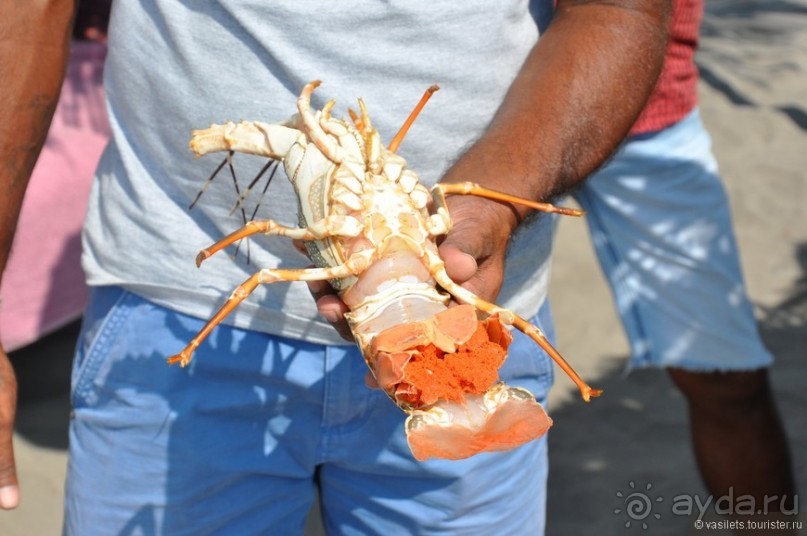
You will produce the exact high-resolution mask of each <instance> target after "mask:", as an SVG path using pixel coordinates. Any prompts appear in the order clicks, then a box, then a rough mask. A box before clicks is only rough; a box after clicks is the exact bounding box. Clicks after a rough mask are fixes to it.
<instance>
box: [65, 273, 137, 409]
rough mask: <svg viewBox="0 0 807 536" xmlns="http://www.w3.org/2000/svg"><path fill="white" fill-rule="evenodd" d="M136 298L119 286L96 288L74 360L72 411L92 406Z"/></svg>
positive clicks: (88, 306)
mask: <svg viewBox="0 0 807 536" xmlns="http://www.w3.org/2000/svg"><path fill="white" fill-rule="evenodd" d="M133 299H134V295H133V294H131V293H129V292H127V291H126V290H123V289H122V288H120V287H99V288H93V289H92V291H91V295H90V300H89V303H88V305H87V308H86V311H85V314H84V319H83V321H82V326H81V333H80V334H79V340H78V344H77V347H76V356H75V359H74V360H73V372H72V377H71V398H70V400H71V403H72V405H73V408H78V407H82V406H86V405H88V404H91V403H92V399H93V396H92V393H93V391H94V385H95V378H96V377H97V375H98V371H99V369H100V368H101V366H102V365H103V363H104V361H105V359H106V357H107V355H108V354H109V351H110V348H112V347H113V345H114V343H115V341H116V340H117V339H118V338H119V337H120V335H121V332H122V331H123V327H124V326H125V325H126V321H127V319H128V318H129V316H130V314H131V311H132V307H130V306H129V305H130V304H129V302H130V301H131V300H133Z"/></svg>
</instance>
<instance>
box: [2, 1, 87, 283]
mask: <svg viewBox="0 0 807 536" xmlns="http://www.w3.org/2000/svg"><path fill="white" fill-rule="evenodd" d="M0 5H2V9H0V11H2V13H3V17H2V21H0V65H2V69H3V86H4V87H3V91H2V92H0V274H2V271H3V270H4V269H5V264H6V260H7V257H8V252H9V249H10V248H11V241H12V239H13V237H14V230H15V228H16V223H17V218H18V216H19V211H20V206H21V204H22V198H23V195H24V193H25V188H26V186H27V185H28V180H29V179H30V177H31V172H32V171H33V168H34V164H35V163H36V159H37V157H38V156H39V152H40V150H41V149H42V145H43V143H44V142H45V137H46V136H47V133H48V127H49V126H50V121H51V118H52V117H53V112H54V110H55V109H56V103H57V101H58V98H59V91H60V88H61V84H62V80H63V78H64V72H65V65H66V62H67V54H68V49H69V38H70V26H71V21H72V17H73V12H74V9H75V2H73V1H71V0H54V1H41V0H30V1H26V2H10V1H7V0H2V4H0Z"/></svg>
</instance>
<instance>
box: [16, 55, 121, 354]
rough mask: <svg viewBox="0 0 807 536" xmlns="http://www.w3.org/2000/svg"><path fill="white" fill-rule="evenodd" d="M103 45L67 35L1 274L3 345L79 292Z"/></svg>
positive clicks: (60, 316)
mask: <svg viewBox="0 0 807 536" xmlns="http://www.w3.org/2000/svg"><path fill="white" fill-rule="evenodd" d="M105 56H106V46H105V45H103V44H99V43H93V42H74V43H73V45H72V47H71V52H70V62H69V64H68V68H67V77H66V79H65V83H64V87H63V88H62V93H61V96H60V98H59V105H58V107H57V108H56V115H55V116H54V118H53V123H52V124H51V127H50V132H49V133H48V138H47V141H46V142H45V147H44V148H43V149H42V154H41V156H40V158H39V161H38V162H37V164H36V168H35V169H34V173H33V176H32V177H31V183H30V185H29V187H28V191H27V193H26V196H25V200H24V202H23V206H22V214H21V216H20V220H19V224H18V227H17V233H16V235H15V236H14V243H13V246H12V250H11V258H10V259H9V263H8V266H7V267H6V272H5V274H4V276H3V283H2V287H0V297H2V307H0V334H1V335H2V337H3V345H4V347H5V349H6V350H7V351H11V350H14V349H15V348H19V347H21V346H25V345H26V344H29V343H32V342H34V341H36V340H37V339H39V338H40V337H42V336H43V335H46V334H48V333H50V332H51V331H54V330H56V329H58V328H60V327H62V326H63V325H65V324H66V323H68V322H70V321H72V320H74V319H76V318H78V317H79V316H80V315H81V310H82V308H83V307H84V303H85V301H86V298H87V287H86V286H85V284H84V273H83V272H82V270H81V265H80V255H81V240H80V233H81V225H82V222H83V220H84V214H85V213H86V211H87V198H88V195H89V190H90V185H91V183H92V178H93V173H94V171H95V167H96V165H97V163H98V159H99V157H100V155H101V152H102V150H103V148H104V146H105V145H106V142H107V140H108V139H109V122H108V121H107V116H106V107H105V104H104V92H103V87H102V76H101V74H102V70H103V63H104V57H105Z"/></svg>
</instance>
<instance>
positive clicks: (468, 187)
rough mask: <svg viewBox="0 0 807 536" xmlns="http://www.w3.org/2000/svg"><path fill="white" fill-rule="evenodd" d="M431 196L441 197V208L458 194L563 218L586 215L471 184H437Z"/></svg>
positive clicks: (581, 211) (582, 211)
mask: <svg viewBox="0 0 807 536" xmlns="http://www.w3.org/2000/svg"><path fill="white" fill-rule="evenodd" d="M438 192H439V193H438ZM432 194H433V195H434V196H435V200H437V199H438V198H439V197H440V196H442V198H443V199H442V206H445V196H446V195H447V194H448V195H451V194H459V195H476V196H479V197H484V198H486V199H494V200H496V201H505V202H507V203H517V204H519V205H524V206H527V207H530V208H534V209H535V210H540V211H541V212H553V213H556V214H563V215H565V216H583V215H584V214H585V213H586V211H585V210H578V209H574V208H566V207H558V206H555V205H552V204H550V203H541V202H539V201H531V200H529V199H524V198H522V197H516V196H514V195H510V194H505V193H502V192H497V191H496V190H491V189H489V188H485V187H483V186H480V185H478V184H476V183H473V182H456V183H444V182H438V183H437V184H435V185H434V188H432ZM436 206H440V205H436Z"/></svg>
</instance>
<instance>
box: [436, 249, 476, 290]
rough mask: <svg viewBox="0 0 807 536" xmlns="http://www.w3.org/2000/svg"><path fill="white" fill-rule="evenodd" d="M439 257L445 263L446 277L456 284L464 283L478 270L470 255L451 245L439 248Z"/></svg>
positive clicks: (474, 260)
mask: <svg viewBox="0 0 807 536" xmlns="http://www.w3.org/2000/svg"><path fill="white" fill-rule="evenodd" d="M440 257H441V258H442V259H443V262H445V263H446V272H447V273H448V277H450V278H451V279H452V280H453V281H454V282H456V283H465V282H466V281H468V280H469V279H471V278H472V277H473V276H474V274H475V273H476V271H477V269H478V268H479V267H478V266H477V264H476V259H474V258H473V256H472V255H469V254H468V253H466V252H465V251H462V250H461V249H459V248H458V247H457V246H455V245H452V244H445V245H442V246H440Z"/></svg>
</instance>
